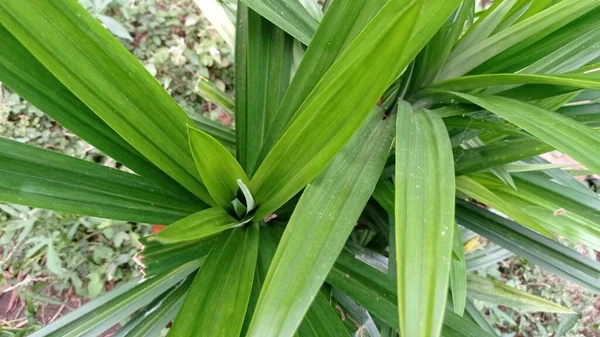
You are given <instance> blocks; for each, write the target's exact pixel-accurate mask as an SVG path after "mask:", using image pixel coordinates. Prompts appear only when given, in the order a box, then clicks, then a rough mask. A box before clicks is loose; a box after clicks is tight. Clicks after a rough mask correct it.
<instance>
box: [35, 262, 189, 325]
mask: <svg viewBox="0 0 600 337" xmlns="http://www.w3.org/2000/svg"><path fill="white" fill-rule="evenodd" d="M198 265H199V264H198V263H196V262H192V263H188V264H185V265H183V266H181V267H179V268H176V269H173V270H171V271H169V272H168V273H165V274H162V275H159V276H156V277H154V278H152V279H150V280H146V281H144V282H142V283H139V284H137V285H136V283H137V281H131V282H129V283H127V284H125V285H122V286H120V287H117V288H116V289H115V290H113V291H110V292H108V293H106V294H105V295H102V296H100V297H98V298H96V299H94V300H92V301H90V302H88V303H86V304H85V305H83V306H81V307H80V308H78V309H77V310H75V311H72V312H71V313H69V314H68V315H65V316H63V317H61V318H59V319H57V320H56V321H54V322H52V323H50V324H48V325H47V326H45V327H43V328H42V329H40V330H38V331H36V332H35V333H33V334H32V335H31V337H77V336H83V335H88V336H99V335H101V334H102V332H104V331H106V330H108V329H110V328H111V327H113V326H114V325H115V324H117V323H119V322H121V321H123V319H125V318H127V317H128V316H129V315H131V314H133V313H134V312H136V311H137V310H138V309H139V308H141V307H143V306H145V305H147V304H148V303H150V302H152V300H153V299H154V298H156V297H157V296H159V295H160V294H161V293H163V292H165V291H167V290H168V289H169V288H171V287H173V286H174V285H176V284H178V283H179V282H181V280H183V279H185V278H186V277H187V276H188V275H190V274H191V273H193V272H194V271H196V270H197V269H198Z"/></svg>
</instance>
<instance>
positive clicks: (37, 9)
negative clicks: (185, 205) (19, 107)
mask: <svg viewBox="0 0 600 337" xmlns="http://www.w3.org/2000/svg"><path fill="white" fill-rule="evenodd" d="M0 24H2V25H3V26H4V27H6V28H7V30H8V31H10V32H11V33H12V35H13V36H14V37H15V38H17V39H18V40H19V41H20V42H21V43H22V44H23V45H24V46H25V47H26V48H27V49H28V50H29V51H30V52H31V54H33V55H34V56H35V58H37V59H38V60H39V61H40V62H41V63H42V64H43V65H44V67H46V68H47V69H48V70H49V71H50V72H51V73H52V74H53V75H54V76H55V77H56V78H57V79H58V80H59V81H61V82H62V83H63V84H64V85H65V87H67V88H68V89H69V90H70V91H71V92H72V93H73V94H75V95H76V96H77V97H78V98H79V99H80V100H81V101H82V102H83V103H84V104H85V105H87V106H88V107H89V108H90V109H91V110H92V111H93V112H94V113H96V115H98V116H99V117H100V118H102V120H104V122H106V124H108V125H109V126H110V127H111V128H112V129H114V130H115V131H116V132H117V133H118V134H119V135H120V136H121V137H122V138H123V139H125V140H126V141H127V142H128V143H129V144H131V145H132V146H133V147H134V148H135V149H137V150H138V151H139V152H140V153H142V155H144V156H145V157H146V158H147V159H148V160H150V161H151V162H152V163H154V164H155V165H156V166H158V167H159V168H160V169H161V170H163V171H164V172H165V173H167V174H168V175H170V176H171V177H172V178H173V179H175V180H176V181H178V182H179V183H180V184H181V185H183V186H184V187H186V188H187V189H188V190H190V191H191V192H192V193H194V194H195V195H197V196H198V197H200V198H202V200H203V201H205V202H207V203H208V204H213V203H214V202H213V200H212V198H211V197H210V195H209V194H208V192H207V191H206V188H205V187H204V186H203V185H202V183H201V180H200V177H199V175H198V172H197V170H196V169H195V165H194V161H193V158H192V155H191V153H190V151H189V148H188V147H187V146H186V145H187V136H186V133H185V129H186V127H187V125H188V124H190V125H191V124H192V121H191V120H190V118H189V117H188V116H187V115H186V114H185V112H184V111H183V109H182V108H181V107H180V106H179V105H178V104H177V102H175V100H174V99H173V98H172V97H171V96H170V95H169V94H168V93H167V92H166V91H165V90H164V89H163V88H162V87H161V85H160V84H159V83H158V82H157V81H156V80H155V79H154V78H153V77H152V76H151V75H150V74H149V73H148V71H146V69H145V68H144V66H143V65H142V64H141V63H140V62H139V61H138V60H137V59H136V58H135V57H134V56H133V55H131V54H130V53H129V52H128V51H127V50H126V49H125V47H124V46H123V45H122V44H121V43H120V42H119V41H118V40H117V39H115V38H114V37H113V36H112V35H111V34H110V32H108V31H107V30H106V29H105V28H104V27H102V25H101V24H100V23H99V22H98V21H97V20H96V19H95V18H94V17H92V16H91V15H90V14H89V13H88V12H87V11H86V10H85V9H84V8H83V7H81V6H80V5H79V4H78V3H77V2H76V1H67V2H65V1H61V0H49V1H41V2H37V1H36V2H27V3H23V2H21V1H14V0H10V1H2V2H1V3H0Z"/></svg>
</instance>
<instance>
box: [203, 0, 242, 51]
mask: <svg viewBox="0 0 600 337" xmlns="http://www.w3.org/2000/svg"><path fill="white" fill-rule="evenodd" d="M194 2H195V3H196V5H198V7H200V10H201V11H202V14H204V17H205V18H207V19H208V21H210V23H211V24H212V26H213V27H214V28H215V30H216V31H217V32H218V33H219V35H221V37H222V38H223V41H225V43H227V45H228V46H229V47H230V48H232V49H233V48H235V27H234V26H233V22H231V20H230V19H229V16H228V15H227V12H225V9H224V8H223V5H221V4H220V3H219V1H217V0H194Z"/></svg>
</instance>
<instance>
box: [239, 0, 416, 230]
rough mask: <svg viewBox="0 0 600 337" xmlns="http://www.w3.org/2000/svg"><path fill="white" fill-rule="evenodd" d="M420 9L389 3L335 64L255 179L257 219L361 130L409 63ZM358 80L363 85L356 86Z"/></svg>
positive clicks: (395, 1)
mask: <svg viewBox="0 0 600 337" xmlns="http://www.w3.org/2000/svg"><path fill="white" fill-rule="evenodd" d="M418 9H419V6H418V5H417V3H416V2H415V1H411V2H410V3H409V4H406V3H404V2H403V1H400V0H392V1H389V2H388V3H387V4H386V5H385V6H384V7H383V8H382V9H381V11H380V12H379V13H378V14H377V15H376V16H375V17H374V18H373V20H371V22H369V24H367V26H366V27H365V29H364V30H363V31H362V32H361V33H360V34H359V35H358V37H357V38H356V39H355V40H354V41H353V42H352V43H351V44H350V45H349V46H348V48H347V49H346V50H345V51H344V52H343V53H342V55H341V56H340V57H339V58H338V59H337V61H336V62H335V63H334V64H333V65H332V66H331V68H330V69H329V71H328V72H327V74H326V75H325V76H324V77H323V79H322V80H321V81H320V82H319V84H318V85H317V87H316V88H315V89H314V90H313V92H312V93H311V94H310V95H309V97H308V98H307V100H306V101H305V103H304V104H303V105H302V108H301V111H300V112H299V115H298V118H297V119H296V120H295V122H294V123H293V124H292V125H291V126H290V127H289V129H288V130H287V131H286V132H285V133H284V135H283V136H282V137H281V139H280V140H279V141H278V142H277V144H276V145H275V147H274V148H273V149H272V150H271V152H270V153H269V155H268V156H267V157H266V158H265V160H264V162H263V163H262V164H261V166H260V167H259V168H258V170H257V172H256V174H255V175H254V177H252V180H251V183H250V189H251V190H252V191H254V193H255V197H256V201H257V204H258V205H259V208H258V210H257V213H256V216H257V217H259V218H260V217H264V216H266V215H268V214H269V213H271V212H273V211H275V210H276V209H277V208H278V207H280V206H281V205H283V204H284V203H285V202H286V201H287V200H289V199H290V198H291V197H293V196H294V195H295V194H296V193H298V192H299V191H300V190H301V189H302V188H303V187H304V186H305V185H306V184H307V183H308V182H309V181H311V180H312V179H313V178H314V177H315V176H316V175H317V174H318V173H319V172H320V171H321V169H322V168H323V167H325V165H326V164H327V163H328V162H329V161H330V160H331V159H332V158H333V157H334V156H335V155H336V154H337V153H338V152H339V151H340V150H341V149H342V147H343V146H344V145H345V144H346V143H347V142H348V140H349V139H350V138H351V137H352V135H353V134H354V133H355V132H356V130H357V129H358V128H359V127H360V125H361V124H362V123H363V121H364V120H365V118H366V117H367V115H368V113H369V110H370V109H371V108H372V106H373V105H374V104H375V102H376V101H377V98H378V97H379V95H381V94H382V93H383V91H384V90H385V88H386V87H387V85H389V84H390V83H391V82H392V80H393V79H394V78H395V77H396V76H397V75H398V74H399V73H400V71H401V70H402V69H403V68H404V67H405V66H406V65H407V64H408V60H407V61H406V62H399V61H398V57H399V55H400V56H401V55H402V54H403V52H404V51H405V48H404V47H405V45H406V42H407V41H408V40H409V37H410V33H411V31H412V30H411V28H412V26H413V23H414V17H415V15H414V14H415V13H416V11H417V10H418ZM326 16H327V15H326ZM392 36H393V37H394V38H393V41H394V42H393V43H392V44H389V47H388V48H385V49H383V50H382V49H381V48H380V46H381V44H382V43H387V42H388V41H390V39H391V37H392ZM367 61H368V62H367ZM356 78H360V79H361V83H362V84H361V86H356V85H355V81H356ZM359 92H360V94H359ZM342 93H343V94H342ZM283 158H285V160H283Z"/></svg>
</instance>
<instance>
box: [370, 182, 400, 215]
mask: <svg viewBox="0 0 600 337" xmlns="http://www.w3.org/2000/svg"><path fill="white" fill-rule="evenodd" d="M394 189H395V187H394V183H392V182H391V181H389V180H380V181H379V182H378V183H377V186H375V190H374V191H373V198H374V199H375V200H377V203H379V205H381V207H383V209H385V210H386V211H387V212H388V214H389V215H393V214H394V207H395V206H394V201H395V199H396V195H395V191H394Z"/></svg>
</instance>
